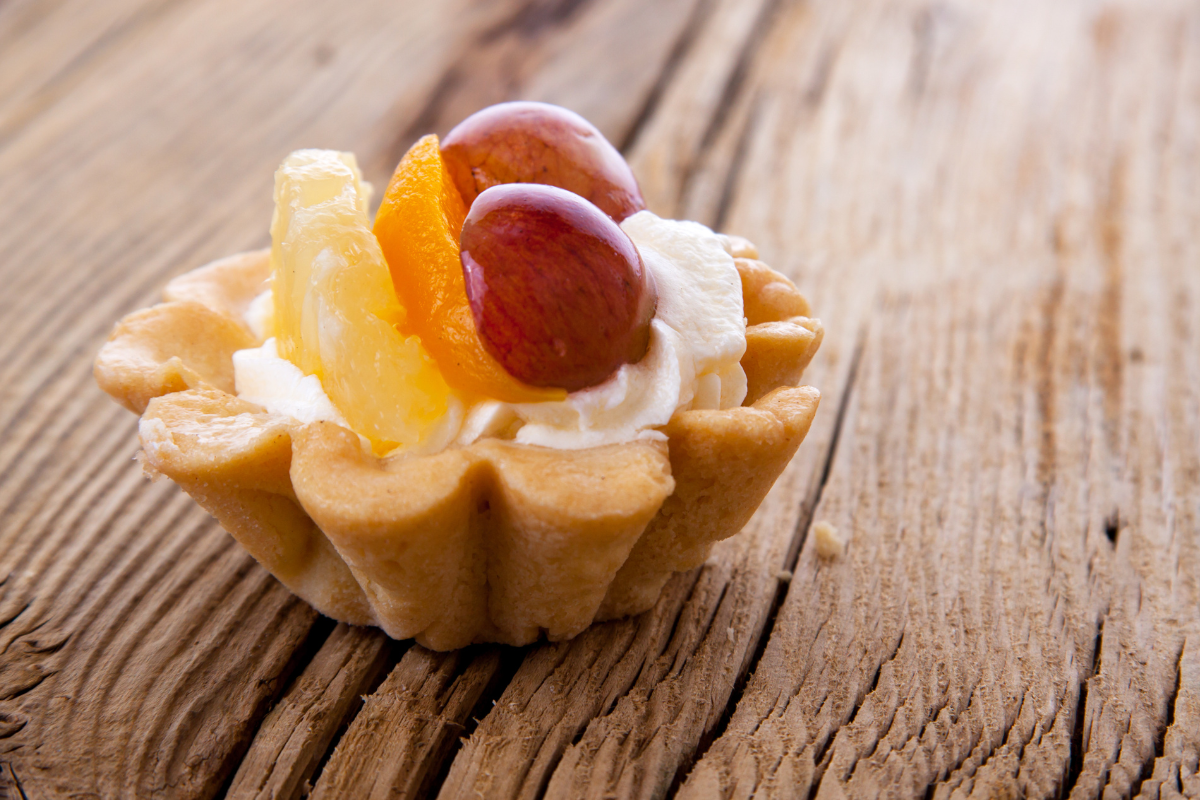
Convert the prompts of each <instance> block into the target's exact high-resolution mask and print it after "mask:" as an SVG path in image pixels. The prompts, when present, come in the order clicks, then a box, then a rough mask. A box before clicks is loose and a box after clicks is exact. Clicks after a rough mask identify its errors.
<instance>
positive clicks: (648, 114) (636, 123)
mask: <svg viewBox="0 0 1200 800" xmlns="http://www.w3.org/2000/svg"><path fill="white" fill-rule="evenodd" d="M715 5H716V0H700V2H698V3H696V5H695V6H693V8H692V13H691V14H690V15H689V17H688V21H687V23H686V24H685V25H684V27H683V30H682V31H681V32H680V34H679V37H678V38H676V40H675V44H674V45H672V47H671V51H670V53H669V54H668V55H667V61H666V64H664V65H663V69H662V70H661V71H660V72H659V75H658V78H657V80H655V82H654V85H653V86H652V87H651V88H650V92H649V94H647V95H646V102H644V103H643V104H642V107H641V109H640V110H639V111H638V113H637V115H636V116H635V117H634V118H633V122H632V124H630V126H629V129H628V130H627V131H626V132H625V135H624V136H622V137H621V138H620V140H619V142H618V143H617V149H618V150H620V151H621V152H622V153H623V154H626V155H628V154H629V151H630V150H632V149H633V147H634V145H636V144H637V141H638V138H639V137H640V136H641V135H642V131H643V129H645V127H646V123H647V122H649V121H650V119H651V118H652V117H653V116H654V113H655V112H656V111H657V110H658V105H659V101H660V100H661V99H662V96H663V93H664V92H665V91H666V90H667V87H668V86H670V85H671V83H672V82H673V81H674V80H675V74H676V72H677V71H678V69H679V65H680V64H681V63H683V61H684V59H685V58H686V57H687V55H688V53H689V52H691V49H692V46H693V44H694V43H695V41H696V36H697V35H698V34H699V33H700V31H701V30H702V29H703V27H704V24H705V22H707V21H708V18H709V17H710V16H711V15H712V11H713V7H714V6H715Z"/></svg>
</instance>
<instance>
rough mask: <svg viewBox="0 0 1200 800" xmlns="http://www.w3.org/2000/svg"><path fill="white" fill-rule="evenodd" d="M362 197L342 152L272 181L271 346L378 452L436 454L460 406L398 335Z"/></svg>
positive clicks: (431, 365)
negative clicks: (313, 379)
mask: <svg viewBox="0 0 1200 800" xmlns="http://www.w3.org/2000/svg"><path fill="white" fill-rule="evenodd" d="M367 191H368V189H367V186H366V184H364V183H363V180H362V175H361V173H360V172H359V170H358V165H357V163H356V162H355V160H354V156H353V155H351V154H349V153H339V152H335V151H332V150H299V151H297V152H295V153H293V154H292V155H290V156H288V158H287V159H286V160H285V161H284V162H283V164H282V165H281V166H280V167H279V170H278V171H277V172H276V173H275V216H274V218H273V219H272V221H271V241H272V246H271V286H272V290H273V294H274V304H275V308H274V311H275V336H276V344H277V346H278V348H279V354H280V356H282V357H284V358H286V359H288V360H289V361H291V362H292V363H294V364H295V365H296V366H298V367H299V368H300V369H301V370H302V371H304V372H305V373H306V374H310V375H316V376H317V377H318V378H319V379H320V381H321V385H322V386H323V387H324V389H325V393H326V394H327V395H329V399H330V400H331V401H333V404H334V405H335V406H336V407H337V409H338V411H340V412H341V414H342V416H343V417H345V419H346V421H347V422H348V423H349V425H350V427H351V428H353V429H354V430H355V431H356V432H358V433H360V434H362V435H363V436H365V437H367V439H369V440H370V441H371V445H372V448H373V449H374V450H375V451H376V452H377V453H385V452H388V451H390V450H393V449H395V448H397V447H404V448H408V449H414V450H422V449H426V448H434V447H440V446H443V445H444V444H445V442H444V441H442V440H444V439H445V437H446V436H447V435H451V436H452V435H453V430H451V428H456V427H457V426H455V425H453V422H454V421H455V420H457V419H459V418H461V413H462V405H461V402H460V401H459V400H458V398H457V397H456V396H455V395H454V394H453V392H452V391H451V389H450V388H449V386H447V385H446V382H445V380H443V378H442V375H441V373H440V372H439V371H438V368H437V365H436V363H435V362H434V361H433V359H432V358H431V357H430V356H429V354H428V353H427V352H426V351H425V348H424V347H423V346H422V345H421V340H420V339H419V338H417V337H416V336H405V335H403V334H401V333H400V332H399V331H398V329H397V326H398V325H400V324H401V323H403V322H404V319H405V312H404V308H403V307H402V306H401V305H400V303H399V301H398V300H397V298H396V292H395V289H394V288H393V286H392V278H391V273H390V272H389V271H388V265H387V262H386V261H385V260H384V257H383V252H382V251H381V250H380V248H379V242H378V241H377V240H376V238H375V235H374V234H373V233H372V232H371V226H370V222H369V220H368V219H367V202H368V195H367ZM433 440H439V441H437V442H435V441H433Z"/></svg>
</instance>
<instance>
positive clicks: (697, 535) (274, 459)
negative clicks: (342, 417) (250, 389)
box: [95, 250, 823, 650]
mask: <svg viewBox="0 0 1200 800" xmlns="http://www.w3.org/2000/svg"><path fill="white" fill-rule="evenodd" d="M737 252H738V251H736V250H735V254H736V253H737ZM742 252H745V253H748V254H751V255H753V252H752V250H743V251H742ZM735 263H736V264H737V267H738V272H739V274H740V275H741V277H742V288H743V296H744V298H745V299H744V304H745V309H746V316H747V321H748V324H749V327H748V329H747V335H746V341H747V349H746V354H745V356H744V357H743V359H742V366H743V368H744V369H745V371H746V375H747V378H748V384H749V394H748V396H747V399H746V403H747V405H744V406H742V407H740V408H733V409H728V410H724V411H685V412H681V413H678V414H676V415H675V417H673V418H672V419H671V421H670V423H669V424H668V425H667V426H666V427H665V428H664V429H663V432H664V433H666V435H667V437H668V441H667V442H666V443H665V444H663V443H650V442H630V443H627V444H619V445H610V446H606V447H597V448H591V449H586V450H552V449H548V448H541V447H534V446H528V445H520V444H516V443H515V442H511V441H503V440H498V439H483V440H480V441H478V442H476V443H474V444H472V445H470V446H467V447H453V448H450V449H448V450H445V451H443V452H441V453H438V454H436V455H432V456H413V457H408V458H382V459H381V458H378V457H376V456H374V455H372V454H371V453H369V452H367V451H366V450H364V448H363V447H362V446H361V444H360V440H359V437H358V436H357V435H355V434H354V433H352V432H350V431H348V430H346V429H345V428H342V427H340V426H338V425H335V424H333V423H328V422H322V423H313V424H307V425H305V424H302V423H299V422H297V421H296V420H293V419H291V418H290V417H285V416H282V415H278V414H270V413H267V412H266V411H264V410H263V409H262V408H261V407H259V406H256V405H254V404H252V403H248V402H246V401H244V400H240V399H239V398H237V397H236V396H234V393H233V392H234V387H233V366H232V354H233V352H234V351H236V350H239V349H242V348H246V347H253V346H255V345H256V344H258V342H257V341H256V340H255V337H254V335H253V334H252V333H251V332H250V330H249V329H248V328H247V326H246V324H245V321H244V319H243V314H244V313H245V310H246V308H247V307H248V306H249V304H250V301H251V300H252V299H253V298H254V296H255V295H256V294H257V293H258V292H259V291H261V290H262V288H263V285H264V282H265V281H266V279H267V277H268V276H269V271H270V267H269V263H268V256H267V251H259V252H255V253H244V254H240V255H237V256H232V257H230V258H227V259H222V260H221V261H217V262H214V263H213V264H210V265H207V266H205V267H201V268H200V269H197V270H194V271H192V272H189V273H187V274H186V275H183V276H181V277H179V278H177V279H175V280H174V281H172V282H171V283H170V284H169V285H168V286H167V289H166V290H165V292H164V295H165V299H166V300H167V302H165V303H162V304H160V305H157V306H154V307H152V308H149V309H145V310H142V311H138V312H135V313H133V314H131V315H129V316H128V317H126V318H125V319H124V320H122V321H121V322H120V323H119V324H118V325H117V327H116V329H115V330H114V332H113V334H112V336H111V337H110V339H109V341H108V342H107V343H106V344H105V345H104V347H103V348H102V349H101V351H100V354H99V356H98V357H97V359H96V366H95V374H96V378H97V381H98V382H99V383H100V386H101V387H102V388H103V389H104V390H105V391H107V392H108V393H109V394H110V395H112V396H113V397H114V399H116V400H117V401H118V402H120V403H121V404H122V405H124V406H125V407H127V408H129V409H131V410H133V411H134V412H136V413H139V414H141V415H142V418H141V423H140V425H139V437H140V439H141V443H142V447H143V451H144V456H145V458H144V463H145V466H146V469H147V471H148V472H150V473H155V474H162V475H166V476H167V477H169V478H171V479H172V480H173V481H175V482H176V483H178V484H179V485H180V486H181V487H182V488H183V489H184V491H186V492H187V493H188V494H189V495H191V496H192V497H193V498H194V499H195V500H196V502H198V503H199V504H200V505H201V506H203V507H204V508H205V509H207V510H208V511H209V512H210V513H211V514H213V516H215V517H216V518H217V520H218V521H219V522H220V523H221V525H222V526H223V527H224V528H225V529H226V530H227V531H229V532H230V533H231V534H232V535H233V536H234V537H235V538H236V539H237V540H238V541H239V542H241V544H242V545H243V546H244V547H245V548H246V550H247V551H249V552H250V554H251V555H253V556H254V557H255V558H256V559H257V560H258V561H259V562H260V563H261V564H262V565H263V566H264V567H266V568H267V569H268V570H269V571H270V572H271V573H272V574H274V575H275V576H276V577H277V578H278V579H279V580H280V581H282V582H283V583H284V584H285V585H286V586H287V587H288V588H289V589H291V590H292V591H293V592H294V593H295V594H297V595H298V596H300V597H302V598H303V599H305V600H306V601H308V602H309V603H310V604H312V605H313V606H314V607H315V608H316V609H317V610H319V611H321V612H322V613H324V614H327V615H328V616H331V617H334V618H335V619H339V620H342V621H345V622H349V623H352V624H356V625H378V626H379V627H380V628H382V629H383V630H385V631H386V632H387V633H388V634H389V635H391V636H393V637H395V638H409V637H415V638H416V640H417V641H418V642H420V643H421V644H423V645H425V646H427V647H430V648H433V649H437V650H447V649H453V648H457V647H461V646H464V645H467V644H470V643H473V642H484V641H488V642H503V643H507V644H526V643H529V642H531V641H534V640H535V639H537V638H538V637H539V636H542V635H545V636H546V637H548V638H550V639H552V640H559V639H566V638H570V637H572V636H574V635H576V634H578V633H579V632H580V631H582V630H583V629H584V628H586V627H587V626H588V625H590V624H591V623H592V622H593V621H595V620H599V619H611V618H615V617H620V616H624V615H627V614H636V613H640V612H642V611H645V610H646V609H648V608H649V607H650V606H652V605H653V604H654V602H655V601H656V600H657V598H658V595H659V593H660V591H661V589H662V587H663V585H664V584H665V583H666V581H667V579H668V578H669V577H670V576H671V574H672V573H673V572H676V571H679V570H686V569H690V568H692V567H694V566H697V565H699V564H701V563H703V561H704V560H705V559H706V558H707V557H708V554H709V551H710V550H711V549H712V546H713V544H715V543H716V542H717V541H719V540H721V539H724V538H727V537H729V536H731V535H733V534H734V533H736V532H737V531H738V530H740V529H741V528H742V526H743V525H744V524H745V523H746V521H747V520H748V519H749V518H750V515H751V514H753V513H754V510H755V509H756V508H757V507H758V504H759V503H760V502H761V501H762V498H763V497H764V496H765V495H766V493H767V491H768V490H769V489H770V488H771V485H772V484H773V483H774V482H775V479H776V478H777V477H778V476H779V473H780V472H782V470H783V468H784V467H785V466H786V465H787V463H788V461H789V460H790V459H791V457H792V455H793V454H794V453H795V452H796V448H797V447H798V446H799V445H800V442H801V441H802V440H803V438H804V436H805V434H806V433H807V432H808V428H809V425H810V424H811V422H812V419H813V415H814V414H815V413H816V409H817V403H818V401H819V399H820V396H819V394H818V392H817V391H816V390H815V389H813V388H812V387H807V386H806V387H797V386H796V384H797V383H798V382H799V379H800V376H801V375H802V373H803V371H804V368H805V367H806V366H807V365H808V363H809V361H810V360H811V359H812V357H813V355H814V354H815V353H816V350H817V348H818V347H819V346H820V343H821V337H822V334H823V330H822V328H821V324H820V322H819V321H818V320H815V319H812V318H810V317H808V314H809V307H808V303H807V301H805V299H804V297H803V296H802V295H801V294H800V293H799V292H798V291H797V290H796V288H795V286H793V285H792V283H791V282H790V281H788V280H787V279H786V278H784V277H783V276H782V275H779V274H778V273H776V272H774V271H773V270H771V269H770V268H768V267H767V266H766V265H765V264H762V263H761V262H758V261H754V260H752V259H747V258H737V259H735Z"/></svg>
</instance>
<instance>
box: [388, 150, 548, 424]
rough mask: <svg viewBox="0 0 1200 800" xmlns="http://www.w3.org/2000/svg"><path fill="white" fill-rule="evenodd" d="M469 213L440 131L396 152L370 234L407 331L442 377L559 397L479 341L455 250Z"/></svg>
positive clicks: (486, 391)
mask: <svg viewBox="0 0 1200 800" xmlns="http://www.w3.org/2000/svg"><path fill="white" fill-rule="evenodd" d="M466 216H467V208H466V205H465V204H464V203H463V199H462V196H461V195H460V194H459V192H458V189H457V188H456V187H455V185H454V181H453V180H452V179H451V177H450V174H449V172H448V171H447V169H446V164H445V163H444V162H443V161H442V154H441V151H440V150H439V147H438V138H437V136H435V135H433V134H430V135H428V136H425V137H423V138H422V139H421V140H420V141H418V142H417V143H416V144H414V145H413V146H412V147H411V148H410V149H409V151H408V152H407V153H405V154H404V158H402V159H400V164H399V165H398V166H397V167H396V172H395V174H394V175H392V180H391V182H389V183H388V187H387V192H385V193H384V196H383V202H382V203H381V204H380V206H379V212H378V213H377V214H376V215H375V236H376V238H378V239H379V244H380V247H382V248H383V254H384V257H385V258H386V259H387V263H388V268H389V269H390V270H391V273H392V283H393V284H395V287H396V295H397V296H398V297H399V299H400V303H401V305H403V306H404V308H405V309H406V310H407V312H408V315H407V319H406V320H405V321H404V323H403V329H404V331H405V332H406V333H411V334H414V335H416V336H418V337H420V339H421V343H422V344H423V345H424V346H425V348H426V350H428V351H429V353H430V355H432V356H433V358H434V360H435V361H436V362H437V364H438V367H439V369H440V370H441V372H442V375H443V377H444V378H445V380H446V383H448V384H449V385H450V386H452V387H453V388H455V389H457V390H459V391H460V392H463V393H465V394H469V395H475V396H478V397H487V398H491V399H494V400H502V401H504V402H506V403H530V402H539V401H543V400H561V399H563V398H564V397H566V391H565V390H564V389H542V388H535V387H533V386H529V385H527V384H525V383H522V382H521V381H519V380H517V379H516V378H514V377H513V376H512V375H510V374H509V373H508V372H507V371H505V369H504V367H502V366H500V363H499V362H498V361H496V359H495V358H493V357H492V355H491V354H490V353H488V352H487V351H486V350H485V349H484V347H483V342H482V341H481V340H480V338H479V334H478V332H477V331H476V329H475V319H474V316H473V314H472V313H471V305H470V303H469V301H468V300H467V290H466V284H465V282H464V279H463V269H462V261H461V259H460V256H459V236H460V234H461V233H462V226H463V220H464V219H465V218H466Z"/></svg>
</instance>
